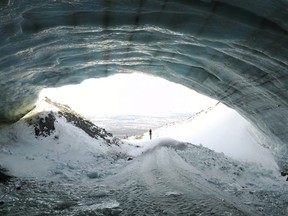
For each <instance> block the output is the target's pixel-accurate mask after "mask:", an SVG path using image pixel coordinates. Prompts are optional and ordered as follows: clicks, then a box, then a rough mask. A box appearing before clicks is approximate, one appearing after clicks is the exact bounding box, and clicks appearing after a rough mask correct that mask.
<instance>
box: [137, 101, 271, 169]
mask: <svg viewBox="0 0 288 216" xmlns="http://www.w3.org/2000/svg"><path fill="white" fill-rule="evenodd" d="M153 136H154V137H169V138H172V139H175V140H178V141H182V142H189V143H193V144H196V145H203V146H204V147H207V148H209V149H213V150H215V151H216V152H219V153H221V152H223V153H224V154H225V155H227V156H230V157H232V158H235V159H237V160H245V161H250V162H256V163H261V164H263V165H265V166H269V167H271V168H277V164H276V163H275V160H274V157H273V155H272V154H271V152H270V151H269V150H268V149H267V148H265V147H263V146H267V143H266V142H268V141H267V140H266V139H265V137H264V136H263V135H261V134H260V133H259V132H258V131H257V129H256V128H255V127H254V126H253V125H252V124H251V123H249V122H248V121H247V120H246V119H244V118H243V117H242V116H241V115H240V114H238V113H237V112H236V111H235V110H233V109H231V108H229V107H227V106H225V105H224V104H221V103H219V104H217V105H215V106H212V107H209V108H207V109H204V110H202V111H201V112H199V113H197V114H195V115H194V116H193V118H190V119H187V120H186V121H183V122H178V123H175V124H170V125H166V126H163V127H161V128H159V129H156V130H154V131H153ZM143 139H146V140H148V134H146V136H144V138H143ZM134 142H135V140H134Z"/></svg>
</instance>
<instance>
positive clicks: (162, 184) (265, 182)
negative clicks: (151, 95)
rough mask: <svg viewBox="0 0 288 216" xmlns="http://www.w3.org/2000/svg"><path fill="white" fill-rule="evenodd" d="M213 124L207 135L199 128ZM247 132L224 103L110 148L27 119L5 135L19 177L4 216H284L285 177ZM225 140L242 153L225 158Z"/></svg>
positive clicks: (1, 150)
mask: <svg viewBox="0 0 288 216" xmlns="http://www.w3.org/2000/svg"><path fill="white" fill-rule="evenodd" d="M38 108H39V107H38ZM39 109H40V108H39ZM41 109H42V110H43V107H42V108H41ZM41 109H40V110H41ZM38 111H39V110H38ZM221 111H222V112H221ZM33 114H35V113H30V115H33ZM216 114H217V115H218V116H217V115H216ZM208 119H210V121H208ZM231 120H233V121H231ZM193 122H194V123H193ZM195 122H196V123H195ZM217 122H218V125H217ZM229 122H232V123H233V130H231V128H232V127H231V124H229ZM208 123H209V126H210V127H209V128H208V127H207V133H206V134H205V133H204V131H201V129H202V130H203V129H204V128H206V127H205V124H208ZM219 124H220V125H221V127H220V126H219ZM195 125H197V126H198V127H196V126H195ZM206 126H207V125H206ZM229 126H230V127H229ZM247 126H248V128H247ZM250 127H251V125H250V124H248V123H247V122H246V121H244V120H243V119H241V118H240V117H239V116H238V115H236V114H235V113H234V112H232V111H231V110H230V109H227V108H226V107H224V106H222V105H218V106H216V107H215V108H213V109H209V110H207V112H202V113H200V114H198V115H197V116H195V117H194V118H193V119H192V120H191V119H189V120H187V121H186V122H184V123H182V124H175V125H172V126H166V127H163V128H160V129H159V130H155V131H154V133H153V136H154V137H153V139H152V140H148V136H147V135H145V136H144V139H143V140H134V141H132V140H126V141H125V142H124V143H123V144H122V145H120V146H116V145H110V146H109V145H107V143H105V142H104V141H103V140H95V139H92V138H91V137H89V136H88V135H87V134H86V133H84V131H81V130H80V129H79V128H77V127H75V126H74V125H73V124H70V123H68V122H67V121H66V120H65V118H63V117H62V118H61V117H57V119H56V124H55V128H56V131H55V132H54V133H53V134H52V135H51V136H48V137H43V138H39V137H38V138H36V137H35V136H34V130H33V127H31V126H28V125H27V124H25V123H24V120H20V121H19V122H17V123H16V124H14V125H12V126H10V127H8V128H5V129H2V130H1V131H0V133H1V134H0V166H1V167H5V168H7V169H8V170H9V174H11V175H13V176H16V177H17V178H15V179H13V180H11V181H10V182H9V183H8V184H6V185H5V184H1V183H0V192H1V194H0V201H3V204H2V205H1V206H0V213H1V215H19V214H23V215H25V214H26V215H32V214H34V215H37V214H38V215H41V214H46V215H91V214H92V215H190V214H191V213H193V214H194V215H212V214H213V215H287V214H288V208H287V201H288V200H287V196H286V194H287V192H288V191H287V182H286V181H285V178H286V177H284V176H281V175H280V171H279V169H278V167H277V165H276V163H275V162H274V161H273V157H272V156H271V155H269V154H268V153H267V152H268V151H267V152H266V151H265V149H264V148H263V147H261V146H260V145H259V144H258V142H257V141H256V140H255V139H256V136H254V135H253V133H250V132H249V130H248V131H247V129H250ZM184 128H186V129H187V131H185V130H184ZM176 129H177V130H176ZM191 129H192V130H191ZM228 129H230V130H228ZM222 130H224V131H222ZM188 131H193V132H192V133H191V136H189V135H188ZM225 131H226V133H225ZM180 132H181V133H180ZM217 132H218V133H217ZM221 134H222V138H221V137H220V135H221ZM165 135H167V137H164V136H165ZM168 135H169V136H168ZM196 135H197V136H196ZM204 135H206V136H204ZM248 135H249V136H248ZM156 136H158V138H157V137H156ZM247 136H248V137H247ZM209 137H210V138H209ZM176 138H177V140H176ZM235 138H239V139H240V138H241V140H242V142H243V141H245V142H246V143H245V146H246V147H244V148H248V149H247V150H245V151H244V152H238V151H240V149H241V148H240V146H239V145H240V143H241V142H240V141H239V140H238V139H236V141H237V142H236V141H235ZM253 138H254V139H253ZM188 141H189V142H188ZM200 142H201V144H202V145H199V143H200ZM218 142H221V143H222V144H223V145H224V144H226V145H228V144H231V143H233V145H235V147H234V148H235V149H236V150H235V151H236V152H237V153H238V154H236V152H235V154H231V156H230V155H228V154H229V152H232V153H233V151H230V149H228V150H227V151H226V152H224V151H225V147H223V148H220V145H216V144H217V143H218ZM192 143H194V144H192ZM195 144H196V145H195ZM204 145H207V146H208V145H210V146H209V147H211V148H207V147H205V146H204ZM231 145H232V144H231ZM249 145H252V146H249ZM212 147H214V148H215V149H214V150H213V149H212ZM226 147H227V148H228V146H226ZM249 147H251V148H249ZM217 148H218V150H217ZM231 149H232V148H231ZM254 149H256V151H257V152H255V153H251V154H249V155H248V156H247V157H246V158H245V157H243V155H246V153H247V152H248V151H252V150H254ZM216 150H217V151H216ZM245 152H246V153H245ZM265 152H266V153H265ZM244 153H245V154H244ZM247 154H248V153H247ZM253 154H254V157H255V158H256V159H255V160H252V158H251V155H253ZM257 154H259V155H262V157H265V159H264V158H260V157H258V156H257ZM265 154H266V155H265ZM237 157H239V159H237ZM257 157H258V158H257ZM269 162H271V164H269ZM16 188H20V189H16ZM16 206H17V207H16Z"/></svg>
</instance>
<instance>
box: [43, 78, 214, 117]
mask: <svg viewBox="0 0 288 216" xmlns="http://www.w3.org/2000/svg"><path fill="white" fill-rule="evenodd" d="M44 96H47V97H49V98H50V99H52V100H54V101H58V102H60V103H63V104H67V105H69V106H70V107H71V108H73V109H74V110H75V111H77V112H79V113H80V114H82V115H85V116H86V117H87V116H89V117H93V116H103V115H143V116H159V117H160V116H161V117H163V116H171V115H173V114H175V113H191V114H193V113H195V112H197V111H199V110H201V109H203V108H205V107H209V106H213V105H214V104H216V103H217V101H215V100H212V99H211V98H208V97H206V96H203V95H201V94H199V93H197V92H195V91H193V90H191V89H189V88H186V87H184V86H182V85H179V84H175V83H172V82H169V81H167V80H164V79H162V78H158V77H153V76H148V75H144V74H139V73H137V74H136V73H135V74H118V75H114V76H110V77H107V78H98V79H89V80H85V81H84V82H82V83H81V84H79V85H69V86H63V87H61V88H51V89H44V90H43V91H42V92H41V94H40V98H42V97H44Z"/></svg>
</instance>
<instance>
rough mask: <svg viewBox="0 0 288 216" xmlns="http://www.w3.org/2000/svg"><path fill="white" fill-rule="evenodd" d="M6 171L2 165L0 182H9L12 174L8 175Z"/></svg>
mask: <svg viewBox="0 0 288 216" xmlns="http://www.w3.org/2000/svg"><path fill="white" fill-rule="evenodd" d="M5 172H7V170H5V169H3V168H2V167H0V183H3V184H5V183H7V182H8V181H9V180H10V179H11V178H12V176H9V175H7V174H6V173H5Z"/></svg>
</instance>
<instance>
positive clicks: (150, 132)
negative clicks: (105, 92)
mask: <svg viewBox="0 0 288 216" xmlns="http://www.w3.org/2000/svg"><path fill="white" fill-rule="evenodd" d="M149 135H150V140H151V139H152V130H151V129H150V130H149Z"/></svg>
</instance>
